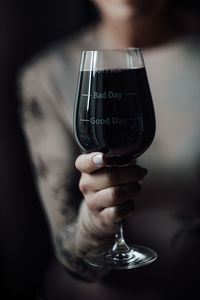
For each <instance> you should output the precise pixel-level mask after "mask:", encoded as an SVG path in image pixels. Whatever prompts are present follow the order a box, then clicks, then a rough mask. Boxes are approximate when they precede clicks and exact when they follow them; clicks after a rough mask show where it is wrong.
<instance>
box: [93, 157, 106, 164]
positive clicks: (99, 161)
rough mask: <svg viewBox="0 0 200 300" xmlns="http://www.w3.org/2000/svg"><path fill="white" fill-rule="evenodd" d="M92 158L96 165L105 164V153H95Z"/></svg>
mask: <svg viewBox="0 0 200 300" xmlns="http://www.w3.org/2000/svg"><path fill="white" fill-rule="evenodd" d="M92 160H93V163H94V164H95V165H104V160H103V154H97V155H95V156H94V157H93V158H92Z"/></svg>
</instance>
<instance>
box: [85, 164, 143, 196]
mask: <svg viewBox="0 0 200 300" xmlns="http://www.w3.org/2000/svg"><path fill="white" fill-rule="evenodd" d="M146 174H147V170H146V169H144V168H141V167H139V166H129V167H123V168H117V167H113V168H103V169H100V170H98V172H93V173H92V175H88V176H84V177H83V178H82V184H83V185H84V184H85V185H86V184H87V188H88V189H89V190H93V191H96V192H97V191H100V190H103V189H106V188H109V187H111V186H117V185H123V184H128V183H134V182H137V181H139V180H141V179H142V178H144V176H145V175H146Z"/></svg>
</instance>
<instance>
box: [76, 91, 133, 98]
mask: <svg viewBox="0 0 200 300" xmlns="http://www.w3.org/2000/svg"><path fill="white" fill-rule="evenodd" d="M138 94H139V92H131V93H125V94H124V95H125V96H133V95H138ZM82 96H83V97H88V96H91V94H85V93H84V94H82Z"/></svg>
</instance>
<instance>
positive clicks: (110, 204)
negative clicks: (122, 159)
mask: <svg viewBox="0 0 200 300" xmlns="http://www.w3.org/2000/svg"><path fill="white" fill-rule="evenodd" d="M105 165H106V158H105V156H104V154H102V153H90V154H82V155H80V156H79V157H78V158H77V160H76V168H77V169H78V170H79V171H80V172H81V179H80V183H79V188H80V190H81V192H82V194H83V196H84V199H85V200H84V201H83V203H82V207H81V210H80V213H79V220H78V228H77V236H76V250H77V251H78V252H79V254H80V252H86V251H88V250H89V248H92V247H97V246H99V245H100V244H101V245H102V244H103V243H106V242H107V241H108V239H113V238H114V225H115V223H116V222H119V221H121V220H123V219H125V218H126V217H128V216H129V215H131V214H132V212H133V210H134V198H135V197H136V196H137V194H138V193H139V192H140V191H141V184H140V183H139V180H141V179H142V178H143V177H144V176H145V175H146V173H147V171H146V169H144V168H141V167H139V166H136V165H133V164H132V165H129V166H125V167H105Z"/></svg>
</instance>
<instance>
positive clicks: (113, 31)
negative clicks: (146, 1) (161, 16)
mask: <svg viewBox="0 0 200 300" xmlns="http://www.w3.org/2000/svg"><path fill="white" fill-rule="evenodd" d="M98 32H99V35H100V40H101V44H102V45H103V47H107V48H120V47H121V48H123V47H142V48H146V47H151V46H156V45H158V44H162V43H165V42H167V41H169V40H171V39H173V38H175V37H177V36H179V35H180V34H181V33H180V32H179V31H178V30H175V29H174V28H171V26H169V25H168V24H166V22H165V21H164V20H158V19H157V20H155V19H142V18H141V17H140V18H138V20H137V17H135V18H133V19H130V20H126V21H120V22H119V21H118V20H113V19H112V20H110V19H104V20H102V22H101V23H100V25H99V28H98Z"/></svg>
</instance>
